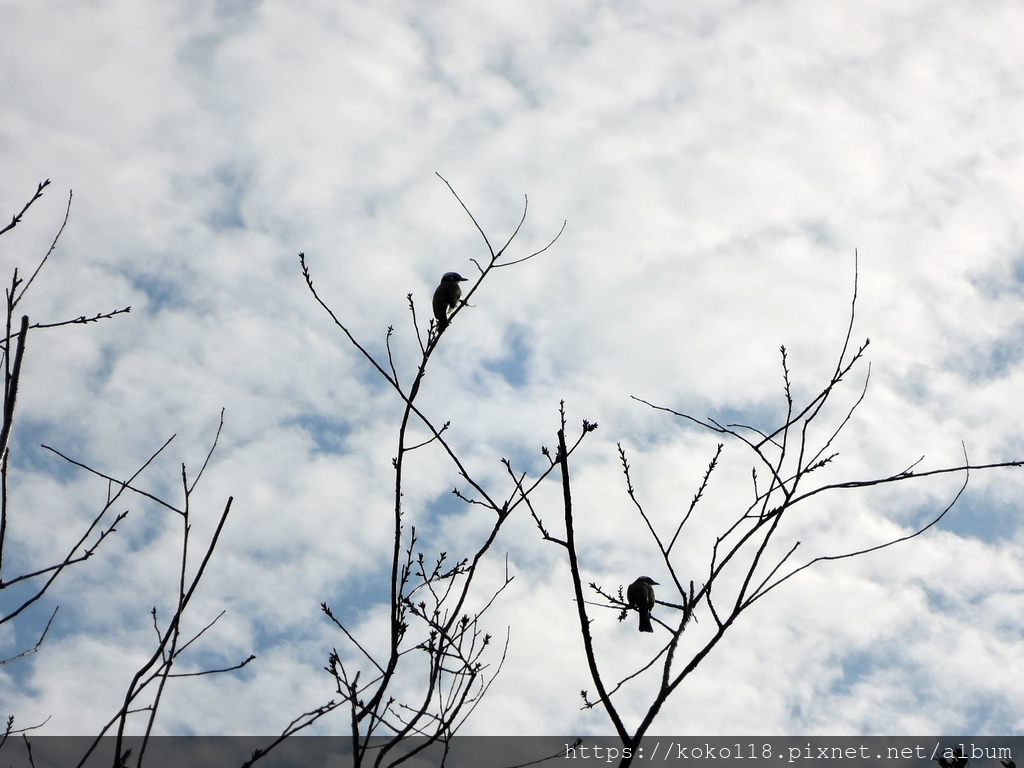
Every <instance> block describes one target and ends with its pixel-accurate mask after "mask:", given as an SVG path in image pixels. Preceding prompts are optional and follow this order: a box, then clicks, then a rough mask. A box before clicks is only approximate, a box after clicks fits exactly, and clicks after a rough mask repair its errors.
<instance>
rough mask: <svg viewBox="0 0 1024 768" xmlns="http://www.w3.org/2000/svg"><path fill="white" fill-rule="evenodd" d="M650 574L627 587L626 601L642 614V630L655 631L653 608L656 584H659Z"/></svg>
mask: <svg viewBox="0 0 1024 768" xmlns="http://www.w3.org/2000/svg"><path fill="white" fill-rule="evenodd" d="M657 583H658V582H656V581H655V580H654V579H652V578H651V577H650V576H641V577H640V578H639V579H637V580H636V581H634V582H633V583H632V584H630V585H629V586H628V587H627V588H626V601H627V602H628V603H629V607H630V608H636V610H637V612H638V613H639V614H640V631H641V632H653V631H654V627H652V626H651V610H653V608H654V586H655V585H656V584H657Z"/></svg>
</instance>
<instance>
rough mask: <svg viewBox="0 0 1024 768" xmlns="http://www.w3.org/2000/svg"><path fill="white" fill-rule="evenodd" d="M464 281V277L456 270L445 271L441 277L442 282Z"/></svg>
mask: <svg viewBox="0 0 1024 768" xmlns="http://www.w3.org/2000/svg"><path fill="white" fill-rule="evenodd" d="M465 281H466V278H464V277H463V276H462V275H460V274H459V273H458V272H445V273H444V277H442V278H441V282H442V283H463V282H465Z"/></svg>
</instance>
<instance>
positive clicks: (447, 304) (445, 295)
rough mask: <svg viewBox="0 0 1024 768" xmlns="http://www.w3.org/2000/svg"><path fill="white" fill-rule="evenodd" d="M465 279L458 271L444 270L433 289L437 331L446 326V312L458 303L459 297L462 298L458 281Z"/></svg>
mask: <svg viewBox="0 0 1024 768" xmlns="http://www.w3.org/2000/svg"><path fill="white" fill-rule="evenodd" d="M465 279H466V278H464V277H463V276H462V275H460V274H459V273H458V272H445V273H444V277H442V278H441V283H440V284H439V285H438V286H437V288H436V289H435V290H434V317H435V318H437V330H438V332H441V331H443V330H444V329H445V328H447V327H448V313H449V312H451V311H452V310H454V309H455V308H456V307H457V306H458V305H459V299H461V298H462V288H461V287H460V286H459V283H461V282H464V281H465Z"/></svg>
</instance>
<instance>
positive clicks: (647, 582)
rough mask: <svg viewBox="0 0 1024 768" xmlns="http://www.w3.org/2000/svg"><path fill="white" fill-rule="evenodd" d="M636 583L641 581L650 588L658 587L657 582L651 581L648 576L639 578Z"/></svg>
mask: <svg viewBox="0 0 1024 768" xmlns="http://www.w3.org/2000/svg"><path fill="white" fill-rule="evenodd" d="M637 581H642V582H643V583H644V584H649V585H650V586H652V587H655V586H658V582H656V581H655V580H654V579H652V578H651V577H650V576H641V577H640V578H639V579H637Z"/></svg>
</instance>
